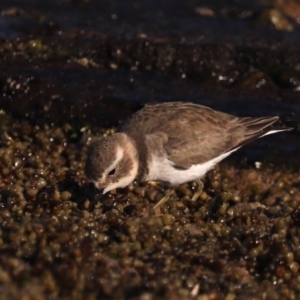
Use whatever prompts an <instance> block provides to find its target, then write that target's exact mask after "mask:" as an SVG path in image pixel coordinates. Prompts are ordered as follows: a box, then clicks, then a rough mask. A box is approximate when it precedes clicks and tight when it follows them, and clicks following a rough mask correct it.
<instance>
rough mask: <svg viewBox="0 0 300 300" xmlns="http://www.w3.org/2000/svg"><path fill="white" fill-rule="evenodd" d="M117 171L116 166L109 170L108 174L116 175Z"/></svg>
mask: <svg viewBox="0 0 300 300" xmlns="http://www.w3.org/2000/svg"><path fill="white" fill-rule="evenodd" d="M115 173H116V168H114V169H112V170H111V171H109V172H108V173H107V175H108V176H112V175H114V174H115Z"/></svg>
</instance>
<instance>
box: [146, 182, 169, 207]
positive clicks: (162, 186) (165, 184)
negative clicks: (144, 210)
mask: <svg viewBox="0 0 300 300" xmlns="http://www.w3.org/2000/svg"><path fill="white" fill-rule="evenodd" d="M150 184H151V185H154V186H156V187H158V188H159V189H160V190H162V189H163V191H164V194H165V195H164V196H163V197H162V198H161V199H160V200H159V201H158V203H156V204H155V205H154V207H153V209H154V210H157V208H159V207H160V206H161V205H163V204H164V203H165V202H167V201H168V200H169V198H170V196H171V194H172V193H171V190H170V188H171V185H170V183H169V182H160V181H159V182H158V181H151V182H150Z"/></svg>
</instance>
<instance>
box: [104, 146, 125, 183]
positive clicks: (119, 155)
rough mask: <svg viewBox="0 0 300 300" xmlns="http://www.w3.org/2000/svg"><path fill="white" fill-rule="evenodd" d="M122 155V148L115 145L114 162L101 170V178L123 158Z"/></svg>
mask: <svg viewBox="0 0 300 300" xmlns="http://www.w3.org/2000/svg"><path fill="white" fill-rule="evenodd" d="M123 156H124V150H123V148H122V147H119V146H118V147H117V155H116V159H115V160H114V162H113V163H112V164H111V165H110V166H109V167H108V168H106V169H105V171H104V172H103V175H102V177H103V179H104V178H105V177H106V176H107V174H108V173H109V172H110V171H111V170H113V169H114V168H115V167H116V166H117V165H118V163H119V162H120V161H121V159H122V158H123Z"/></svg>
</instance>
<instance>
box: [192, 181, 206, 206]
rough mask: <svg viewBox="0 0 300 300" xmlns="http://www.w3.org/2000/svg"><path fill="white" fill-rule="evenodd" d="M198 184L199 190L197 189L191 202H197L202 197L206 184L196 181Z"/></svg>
mask: <svg viewBox="0 0 300 300" xmlns="http://www.w3.org/2000/svg"><path fill="white" fill-rule="evenodd" d="M196 182H197V188H196V189H195V193H194V195H193V196H192V198H191V201H196V200H197V199H198V198H199V196H200V195H201V193H202V191H203V188H204V184H203V182H202V181H201V180H200V179H199V180H197V181H196Z"/></svg>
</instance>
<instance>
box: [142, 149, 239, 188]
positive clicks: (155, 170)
mask: <svg viewBox="0 0 300 300" xmlns="http://www.w3.org/2000/svg"><path fill="white" fill-rule="evenodd" d="M237 149H238V148H237ZM237 149H234V150H232V151H230V152H227V153H223V154H221V155H220V156H218V157H216V158H214V159H212V160H209V161H207V162H205V163H202V164H195V165H192V166H191V167H190V168H189V169H187V170H178V169H175V168H174V163H173V162H172V161H170V160H169V159H168V158H167V157H161V158H159V157H157V156H153V157H152V159H151V161H150V163H149V166H148V167H149V173H148V174H147V175H146V176H145V178H144V180H145V181H149V180H161V181H167V182H169V183H171V184H172V185H179V184H181V183H184V182H188V181H193V180H196V179H199V178H201V177H203V176H204V175H205V173H207V172H208V171H209V170H210V169H211V168H213V166H214V165H216V164H217V163H218V162H220V161H221V160H222V159H224V158H225V157H227V156H228V155H230V154H231V153H232V152H234V151H236V150H237Z"/></svg>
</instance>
